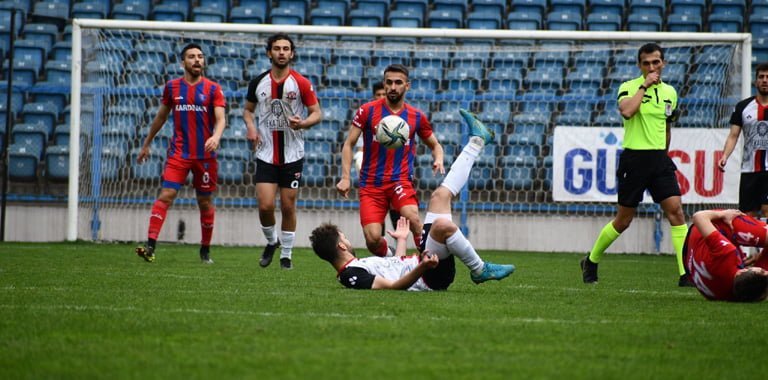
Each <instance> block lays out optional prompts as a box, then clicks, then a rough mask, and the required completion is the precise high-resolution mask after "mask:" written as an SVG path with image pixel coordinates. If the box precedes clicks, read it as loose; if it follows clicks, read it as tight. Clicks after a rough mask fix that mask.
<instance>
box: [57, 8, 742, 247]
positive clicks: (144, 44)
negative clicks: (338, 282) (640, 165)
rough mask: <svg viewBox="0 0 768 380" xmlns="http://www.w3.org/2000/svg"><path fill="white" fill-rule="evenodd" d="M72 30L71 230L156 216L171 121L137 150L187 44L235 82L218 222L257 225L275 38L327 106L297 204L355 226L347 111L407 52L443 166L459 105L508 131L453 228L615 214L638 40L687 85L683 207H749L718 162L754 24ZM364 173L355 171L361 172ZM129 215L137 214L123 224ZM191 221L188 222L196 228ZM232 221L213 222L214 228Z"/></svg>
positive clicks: (136, 226) (145, 25) (131, 236)
mask: <svg viewBox="0 0 768 380" xmlns="http://www.w3.org/2000/svg"><path fill="white" fill-rule="evenodd" d="M74 25H75V27H74V28H73V61H74V64H73V68H75V69H74V70H73V71H74V74H73V96H72V103H73V104H72V131H73V133H78V134H79V136H80V139H71V140H74V142H73V143H72V144H73V146H72V147H71V148H72V149H71V152H72V153H71V155H72V157H71V160H72V161H71V162H72V165H74V166H71V167H70V170H71V171H72V173H79V175H77V176H73V177H74V178H71V183H70V203H69V209H70V213H69V215H70V226H71V228H70V230H69V233H68V237H69V238H70V239H74V238H79V239H94V240H142V239H143V237H144V236H145V234H146V223H147V222H146V221H145V220H144V219H146V218H147V213H148V212H149V209H150V207H151V204H152V202H153V201H154V199H155V197H156V196H157V194H158V191H159V188H160V175H161V171H162V167H163V163H164V160H165V149H166V147H167V144H168V140H169V138H170V134H171V133H172V130H173V128H172V126H171V125H166V126H165V127H164V128H163V129H162V130H161V132H160V134H159V135H158V136H157V137H156V138H155V140H154V142H153V146H152V157H151V159H150V160H149V161H148V162H147V163H144V164H142V165H137V164H136V154H137V151H138V149H139V147H140V146H141V144H142V142H143V139H144V137H145V136H146V133H147V131H148V127H149V125H150V123H151V120H152V118H153V117H154V116H155V114H156V111H157V107H158V105H159V101H160V96H161V91H162V86H163V85H164V83H165V81H167V80H169V79H172V78H175V77H178V76H181V75H182V71H181V70H182V69H181V64H180V62H179V58H178V57H179V52H180V50H181V47H182V46H184V45H185V44H187V43H189V42H197V43H199V44H201V45H202V46H203V49H204V51H205V54H206V61H207V62H206V64H207V68H206V76H207V77H209V78H211V79H212V80H214V81H217V82H218V83H220V84H221V85H222V86H223V87H224V89H225V96H226V98H227V116H228V122H227V128H226V131H225V133H224V138H223V139H222V142H221V149H220V152H219V164H220V169H219V183H220V185H219V190H218V192H217V193H216V195H215V198H216V207H217V210H218V212H217V224H218V223H219V221H220V220H222V218H226V217H227V215H244V218H247V220H248V224H249V228H250V231H251V232H250V234H251V235H253V234H256V233H257V231H258V218H257V207H258V205H257V203H256V197H255V192H254V188H255V186H254V182H253V176H254V171H255V165H254V161H253V159H252V153H251V151H250V150H249V148H248V143H247V141H246V139H245V126H244V123H243V120H242V107H243V106H244V97H245V92H246V88H247V84H248V81H249V80H250V79H251V78H254V77H255V76H256V75H257V74H258V73H261V72H263V71H265V70H268V69H269V67H270V63H269V61H268V59H267V58H266V55H265V50H264V47H265V40H266V38H267V37H268V36H269V35H271V34H272V33H275V32H278V31H287V32H289V34H290V35H291V36H292V38H294V40H295V42H296V45H297V50H296V57H297V59H296V62H295V64H294V68H295V69H296V70H297V71H298V72H300V73H302V74H303V75H305V76H307V77H308V78H309V79H310V80H311V82H312V83H313V84H314V86H315V89H316V91H317V93H318V96H319V100H320V104H321V107H322V109H323V115H324V116H323V121H322V122H321V123H320V124H319V125H316V126H315V127H314V128H312V129H311V130H310V131H309V132H308V133H307V135H306V151H307V157H306V161H305V168H304V176H305V182H304V185H303V187H302V188H301V190H300V194H299V204H298V208H299V210H300V212H311V211H313V210H314V211H318V212H320V213H321V214H322V217H323V218H325V220H328V219H331V220H351V226H355V227H352V228H359V226H358V224H357V212H358V205H357V202H356V193H355V194H353V196H352V198H351V199H350V200H345V199H342V198H340V197H339V196H338V195H337V193H336V191H335V183H336V181H337V180H338V175H339V170H340V160H341V158H340V149H341V144H342V142H343V141H344V138H345V137H346V135H347V130H348V126H349V123H350V120H351V115H352V114H353V112H354V111H355V110H356V108H357V107H358V106H359V105H361V104H362V103H363V102H365V101H367V100H368V99H370V98H371V90H370V88H371V85H372V84H373V83H374V82H375V81H378V80H380V79H381V78H382V75H383V70H384V68H385V67H386V66H387V65H389V64H391V63H402V64H405V65H406V66H407V67H409V68H410V69H411V75H410V81H411V89H410V91H409V92H408V94H407V95H406V100H407V101H408V102H409V103H411V104H413V105H415V106H416V107H419V108H421V109H422V110H424V111H426V112H427V113H428V114H429V116H430V119H431V121H432V124H433V127H434V130H435V133H436V135H437V138H438V140H439V141H440V143H441V144H442V145H443V147H444V149H445V153H446V154H445V158H446V167H448V166H449V165H450V163H451V162H452V160H453V159H454V158H455V157H456V156H457V155H458V153H459V152H460V150H461V147H462V145H463V144H464V143H465V142H466V140H467V138H468V136H467V128H466V126H465V125H464V124H463V123H462V121H461V119H460V117H459V113H458V109H459V108H460V107H461V108H468V109H470V110H473V111H475V112H476V113H478V115H479V118H480V119H481V120H483V121H484V122H485V123H486V125H488V126H489V127H491V128H492V129H493V130H494V131H495V132H496V136H497V139H496V142H497V143H496V144H495V145H491V146H487V147H486V148H485V151H484V152H483V153H482V155H481V156H480V158H479V159H478V161H477V162H476V164H475V168H474V169H473V171H472V174H471V178H470V180H469V183H468V186H467V187H466V188H465V189H464V190H463V192H462V194H461V195H460V196H459V197H458V198H457V199H456V202H455V204H454V210H455V212H456V213H457V215H459V218H460V219H458V220H457V221H460V222H461V223H462V224H464V225H465V226H466V224H467V221H468V220H479V221H482V223H483V225H486V222H488V223H487V225H491V226H504V225H511V224H516V223H517V224H525V223H535V222H536V221H539V220H546V219H548V220H549V221H550V222H551V221H555V220H557V219H558V218H559V217H566V218H570V217H576V216H579V217H586V218H594V217H603V218H604V217H607V216H609V215H612V214H613V212H614V210H615V209H614V207H615V206H614V205H615V190H616V179H615V175H614V172H615V166H616V161H617V160H616V158H617V155H618V153H619V152H620V150H621V148H620V147H621V140H622V136H623V131H622V129H621V126H622V121H621V116H620V115H619V113H618V110H617V104H616V95H617V89H618V86H619V85H620V84H621V82H623V81H626V80H629V79H632V78H635V77H637V76H639V75H640V70H639V68H638V67H637V50H638V48H639V46H641V45H642V44H643V43H646V42H657V43H659V44H660V45H661V46H662V47H664V48H665V58H666V61H667V65H666V67H665V69H664V72H663V80H664V81H665V82H667V83H669V84H671V85H673V86H674V87H675V88H676V89H677V92H678V95H679V99H680V101H679V109H680V111H681V115H680V119H679V121H678V123H677V125H676V128H675V129H674V130H673V134H672V142H673V143H672V147H671V149H670V152H671V153H670V154H671V155H672V156H673V158H674V159H675V162H676V163H677V165H678V169H679V177H678V178H679V180H680V183H681V187H682V188H683V191H684V195H683V201H684V204H685V205H686V211H687V212H688V213H690V212H692V211H694V210H695V209H697V208H701V207H711V206H712V205H713V204H714V205H718V206H723V205H732V204H735V203H736V201H737V188H738V185H737V184H738V171H737V170H736V169H735V168H737V167H738V166H739V165H738V160H739V157H738V153H739V149H737V150H736V152H735V154H734V156H733V157H732V158H731V163H730V164H729V165H730V168H731V170H729V171H727V172H726V173H720V172H719V171H717V170H716V166H715V162H716V160H717V158H718V157H719V156H718V154H719V153H718V152H719V151H720V150H721V149H722V146H723V142H724V139H725V135H726V134H727V130H728V129H727V127H728V117H729V116H730V112H731V111H732V109H733V106H734V105H735V103H736V102H737V101H738V100H739V99H741V98H742V97H745V96H747V95H748V94H749V93H750V83H749V82H750V68H749V59H748V58H745V57H749V56H750V54H751V51H750V49H749V35H742V34H718V35H712V34H696V33H690V34H689V33H621V32H610V33H601V32H562V31H509V30H505V31H481V30H449V29H409V28H349V27H341V28H338V27H321V26H291V27H290V29H287V27H283V26H279V25H243V24H208V23H172V22H134V21H123V20H75V22H74ZM77 145H79V146H77ZM418 153H419V154H418V157H417V159H416V160H415V162H414V166H415V168H414V181H415V184H416V186H417V188H418V190H419V194H420V199H421V201H422V206H425V205H426V203H425V202H426V201H427V200H428V199H429V197H428V196H429V192H430V191H431V190H432V189H434V188H435V187H436V186H437V185H438V184H439V182H440V180H441V176H440V175H434V174H433V173H432V171H431V156H430V153H429V151H428V150H427V149H426V148H425V147H423V146H420V147H419V149H418ZM73 169H76V170H73ZM352 175H353V177H356V173H354V169H353V173H352ZM173 207H174V210H190V211H194V210H196V207H197V206H196V203H195V199H194V189H192V188H191V186H185V187H183V188H182V190H181V191H180V193H179V197H178V198H177V200H176V202H175V204H174V206H173ZM422 209H423V207H422ZM656 211H657V209H656V208H655V206H654V205H653V204H652V203H648V204H643V205H641V207H640V208H639V212H640V215H641V216H643V215H645V216H652V215H653V214H654V213H655V212H656ZM171 214H173V213H169V217H170V216H171ZM134 215H138V216H134ZM134 217H135V218H137V220H136V221H134V220H132V219H131V220H132V221H131V222H130V223H123V222H122V220H124V218H134ZM196 224H197V221H194V222H192V223H191V224H189V228H187V229H188V230H194V229H196V228H197V227H192V226H195V225H196ZM164 228H165V229H166V230H169V231H164V233H167V234H168V235H166V238H167V239H170V240H174V238H175V237H169V236H172V235H171V234H173V235H175V234H176V233H177V232H178V231H177V229H176V225H173V224H171V225H168V224H166V227H164ZM470 228H471V226H470ZM475 228H477V227H475ZM496 228H499V227H496ZM563 228H564V227H563ZM220 231H221V229H220V228H219V226H218V225H217V232H216V235H217V236H218V234H219V233H220ZM501 235H504V234H503V233H502V234H501ZM501 238H502V237H495V238H494V239H501ZM214 240H215V241H214V243H216V242H217V241H216V240H217V239H214ZM218 243H232V244H248V241H238V240H237V238H234V239H233V240H226V241H223V240H222V239H218ZM479 245H480V246H483V243H479ZM486 246H488V247H493V246H495V245H494V244H493V243H489V244H487V245H486ZM504 247H505V248H506V249H524V248H525V247H516V246H514V244H512V245H509V244H506V243H505V244H504Z"/></svg>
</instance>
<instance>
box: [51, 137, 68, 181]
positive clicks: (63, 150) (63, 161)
mask: <svg viewBox="0 0 768 380" xmlns="http://www.w3.org/2000/svg"><path fill="white" fill-rule="evenodd" d="M45 177H46V178H47V179H49V180H52V181H61V182H63V181H66V180H68V179H69V147H68V146H66V145H54V146H49V147H48V149H46V150H45Z"/></svg>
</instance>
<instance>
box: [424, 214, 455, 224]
mask: <svg viewBox="0 0 768 380" xmlns="http://www.w3.org/2000/svg"><path fill="white" fill-rule="evenodd" d="M437 218H445V219H448V220H453V217H452V215H451V214H437V213H434V212H430V211H427V215H425V216H424V224H430V223H434V222H435V219H437Z"/></svg>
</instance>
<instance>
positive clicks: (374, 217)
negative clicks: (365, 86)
mask: <svg viewBox="0 0 768 380" xmlns="http://www.w3.org/2000/svg"><path fill="white" fill-rule="evenodd" d="M384 88H385V91H386V93H387V96H386V98H384V99H379V100H374V101H372V102H369V103H366V104H363V105H362V106H361V107H360V108H359V109H358V110H357V112H355V116H354V118H353V119H352V125H351V126H350V128H349V135H348V136H347V140H346V141H345V142H344V145H343V147H342V150H341V179H340V180H339V182H338V183H337V184H336V190H337V191H338V192H339V194H341V195H342V196H343V197H344V198H348V197H349V190H350V187H351V183H350V179H349V177H350V170H351V164H352V151H353V149H354V146H355V143H357V140H358V138H360V136H361V135H362V136H363V151H364V154H363V164H362V168H361V169H360V174H359V176H360V177H359V183H360V185H359V186H360V224H362V226H363V233H364V235H365V242H366V246H367V247H368V250H369V251H371V252H372V253H373V254H375V255H377V256H386V255H387V254H388V253H389V252H390V250H389V248H388V246H387V240H386V239H385V238H384V237H383V236H382V229H383V228H382V226H383V225H384V219H385V216H386V215H387V212H389V210H390V208H394V209H395V210H397V211H398V212H399V213H400V215H402V216H404V217H405V218H406V219H408V221H409V222H410V228H411V232H413V238H414V241H415V242H416V246H419V243H418V242H419V241H420V239H421V238H420V234H421V221H420V220H419V202H418V199H417V196H416V190H415V189H414V188H413V183H412V182H411V180H412V173H411V172H412V170H413V160H414V157H415V154H416V144H415V136H416V135H418V136H419V137H420V138H421V140H422V141H423V142H424V143H425V144H426V145H427V146H428V147H429V148H430V149H431V150H432V157H433V159H434V161H433V164H432V169H433V170H435V171H436V172H440V173H441V174H442V173H445V168H444V167H443V147H442V146H441V145H440V143H439V142H438V141H437V138H436V137H435V135H434V134H433V133H432V125H431V124H430V122H429V120H428V119H427V116H426V114H425V113H424V112H423V111H421V110H419V109H418V108H415V107H413V106H411V105H410V104H408V103H406V102H405V94H406V93H407V92H408V89H409V88H410V82H409V81H408V69H407V68H406V67H405V66H403V65H401V64H393V65H389V66H387V67H386V68H385V69H384ZM389 115H398V116H400V117H401V118H403V119H404V120H405V121H406V122H407V123H408V124H409V125H410V126H411V133H410V136H409V139H408V141H407V142H406V144H405V145H403V146H402V147H400V148H397V149H386V148H384V147H383V146H381V145H379V143H378V142H377V141H376V138H375V135H376V133H375V129H374V128H375V127H376V125H377V124H378V123H379V121H380V120H381V119H382V118H383V117H385V116H389Z"/></svg>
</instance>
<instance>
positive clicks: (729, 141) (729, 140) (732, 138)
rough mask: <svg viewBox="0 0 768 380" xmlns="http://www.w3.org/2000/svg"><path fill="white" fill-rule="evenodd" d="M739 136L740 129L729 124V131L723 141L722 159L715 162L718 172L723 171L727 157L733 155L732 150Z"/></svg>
mask: <svg viewBox="0 0 768 380" xmlns="http://www.w3.org/2000/svg"><path fill="white" fill-rule="evenodd" d="M740 134H741V127H739V126H738V125H735V124H731V130H730V131H729V132H728V137H726V139H725V146H723V157H722V158H720V161H718V162H717V168H718V169H720V171H722V172H724V171H725V164H727V163H728V157H730V156H731V153H733V149H734V148H736V143H737V142H738V141H739V135H740Z"/></svg>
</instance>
